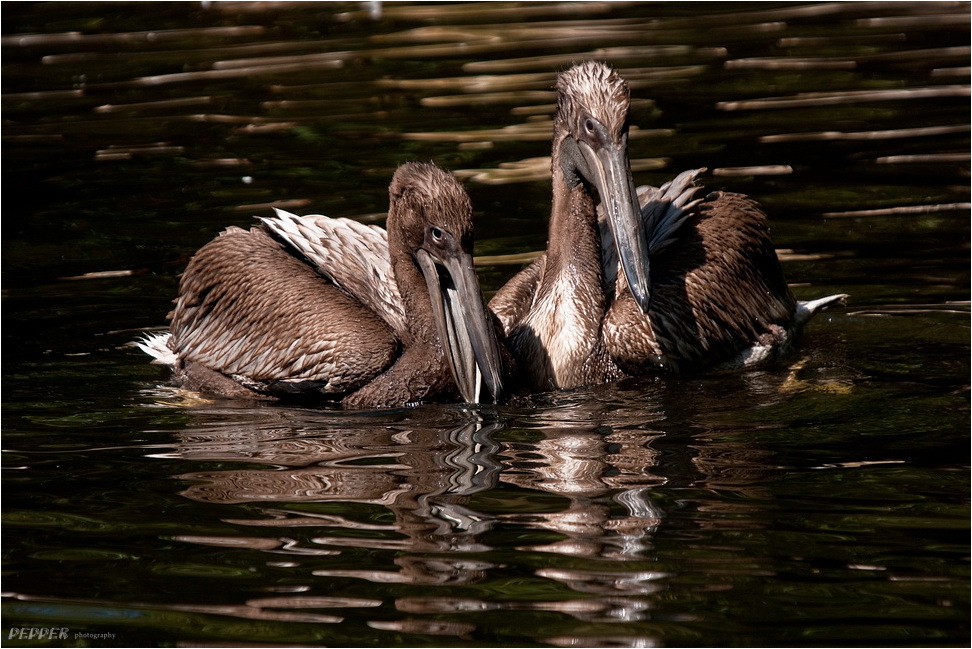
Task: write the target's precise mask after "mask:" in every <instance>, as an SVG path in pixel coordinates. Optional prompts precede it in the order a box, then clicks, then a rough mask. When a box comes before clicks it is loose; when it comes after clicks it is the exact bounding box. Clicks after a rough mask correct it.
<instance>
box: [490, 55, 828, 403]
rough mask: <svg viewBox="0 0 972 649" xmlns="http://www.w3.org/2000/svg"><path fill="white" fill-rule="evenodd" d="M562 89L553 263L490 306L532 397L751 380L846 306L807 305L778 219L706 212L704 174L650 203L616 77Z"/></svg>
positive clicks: (583, 67) (512, 284)
mask: <svg viewBox="0 0 972 649" xmlns="http://www.w3.org/2000/svg"><path fill="white" fill-rule="evenodd" d="M556 88H557V111H556V115H555V117H554V134H553V147H552V154H551V171H552V175H553V199H552V206H551V213H550V225H549V236H548V244H547V250H546V252H545V253H544V254H543V255H541V256H540V257H539V258H537V259H536V260H535V261H534V262H533V263H532V264H531V265H530V266H528V267H527V268H525V269H524V270H522V271H521V272H520V273H518V274H517V275H515V276H514V277H513V278H512V279H511V280H510V281H509V282H508V283H507V284H506V285H505V286H503V287H502V288H501V289H500V290H499V291H498V292H497V294H496V295H495V296H494V297H493V299H492V301H491V302H490V308H491V309H492V310H493V311H494V313H495V314H496V316H497V317H498V319H499V320H500V322H501V323H502V325H503V329H504V332H505V334H506V336H507V343H508V345H509V347H510V350H511V351H512V352H513V355H514V356H515V357H516V359H517V363H518V369H519V372H520V374H521V375H522V376H523V378H524V379H525V381H526V383H527V384H528V385H529V386H530V387H531V388H533V389H557V388H571V387H577V386H581V385H585V384H593V383H602V382H605V381H611V380H615V379H618V378H621V377H623V376H626V375H632V374H640V373H643V372H648V371H656V370H658V369H665V370H671V371H675V372H686V371H695V370H702V369H709V368H713V367H750V366H753V365H755V364H757V363H760V362H765V361H766V360H768V359H769V358H772V357H775V356H777V355H778V354H779V353H780V352H783V351H785V350H786V349H788V348H789V347H790V346H791V345H792V340H793V338H794V336H795V334H796V333H797V332H798V331H799V329H800V328H801V327H802V326H803V325H804V324H805V323H806V321H807V320H809V318H810V317H811V316H812V315H813V313H814V312H815V311H816V310H817V309H819V308H821V307H823V306H826V305H829V304H831V303H833V302H836V301H838V300H841V299H843V298H844V297H845V296H843V295H834V296H829V297H827V298H822V299H820V300H815V301H813V302H806V303H803V302H798V301H797V300H796V299H794V297H793V295H792V293H791V292H790V290H789V287H788V286H787V284H786V281H785V279H784V277H783V271H782V268H781V266H780V262H779V259H778V258H777V255H776V251H775V249H774V247H773V245H772V241H771V240H770V237H769V230H768V227H767V225H766V216H765V214H763V212H762V211H761V210H760V209H759V208H758V206H756V204H755V203H754V202H753V201H751V200H749V199H747V198H746V197H744V196H740V195H738V194H729V193H723V192H714V193H711V194H709V195H707V196H705V197H704V198H701V199H696V198H695V193H696V191H697V187H696V186H695V179H696V176H697V175H698V172H687V173H684V174H682V175H680V176H679V177H678V178H676V179H675V181H673V182H672V183H669V184H668V185H666V186H663V187H662V188H660V189H655V188H643V189H642V191H641V192H640V196H639V192H638V190H636V188H635V186H634V183H633V181H632V177H631V170H630V163H629V161H628V151H627V147H628V109H629V103H630V97H629V90H628V85H627V83H626V82H625V80H624V79H623V78H622V77H621V75H620V74H618V73H617V72H616V71H615V70H612V69H611V68H610V67H608V66H606V65H604V64H601V63H597V62H593V61H589V62H585V63H581V64H578V65H575V66H573V67H572V68H570V69H568V70H567V71H565V72H564V73H562V74H561V75H560V76H559V77H558V79H557V86H556ZM599 214H600V220H599Z"/></svg>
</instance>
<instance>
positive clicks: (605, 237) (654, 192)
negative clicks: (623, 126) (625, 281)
mask: <svg viewBox="0 0 972 649" xmlns="http://www.w3.org/2000/svg"><path fill="white" fill-rule="evenodd" d="M704 172H705V169H690V170H688V171H683V172H682V173H680V174H678V175H677V176H675V178H673V179H672V180H670V181H668V182H667V183H665V184H664V185H662V186H661V187H651V186H649V185H642V186H641V187H639V188H638V189H637V191H638V202H639V203H641V222H642V225H643V227H644V228H645V232H646V233H647V234H648V254H649V255H650V256H654V255H658V254H659V253H661V252H662V251H663V250H665V249H666V248H668V247H669V246H670V245H671V244H672V243H673V242H675V241H677V240H678V233H679V230H680V229H681V227H682V225H683V224H684V223H685V221H686V220H687V219H688V217H689V216H691V215H692V208H693V207H695V206H696V205H698V203H699V201H700V200H701V199H698V198H695V194H696V192H698V191H699V189H700V187H699V186H698V185H697V184H696V181H697V180H698V177H699V176H700V175H701V174H703V173H704ZM597 214H598V225H599V226H600V231H601V262H602V268H603V269H604V285H605V287H606V288H607V289H608V290H609V291H613V290H614V286H615V284H616V282H617V279H618V251H617V248H616V247H615V244H614V235H613V233H612V232H611V228H609V227H608V225H607V221H606V219H605V218H604V214H603V210H602V209H601V206H600V205H598V207H597Z"/></svg>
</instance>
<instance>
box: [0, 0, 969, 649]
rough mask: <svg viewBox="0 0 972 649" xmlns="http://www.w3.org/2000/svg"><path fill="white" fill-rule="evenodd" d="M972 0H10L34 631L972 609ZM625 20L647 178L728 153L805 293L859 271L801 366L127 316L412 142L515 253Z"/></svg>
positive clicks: (232, 632) (839, 632)
mask: <svg viewBox="0 0 972 649" xmlns="http://www.w3.org/2000/svg"><path fill="white" fill-rule="evenodd" d="M371 9H377V10H378V11H380V14H379V15H370V14H369V11H370V10H371ZM969 17H970V6H969V4H968V3H964V2H922V3H880V2H875V3H822V4H809V3H745V2H733V3H598V2H591V3H580V2H577V3H556V2H553V3H470V4H428V5H416V4H408V3H387V2H386V3H381V4H380V5H372V4H368V3H232V2H226V3H210V4H206V3H60V2H51V3H9V2H8V3H4V5H3V11H2V23H3V24H2V28H3V43H2V53H3V60H2V65H3V132H2V136H3V156H2V164H3V190H4V191H3V208H4V209H3V215H4V219H3V287H4V293H3V442H4V450H5V454H4V465H3V466H4V491H3V494H4V498H3V549H4V560H3V561H4V562H3V570H4V573H3V574H4V576H3V591H4V600H3V628H2V630H0V631H2V637H3V642H4V643H5V644H8V645H11V646H15V645H44V644H48V645H55V646H65V645H76V646H92V645H94V646H172V645H182V646H186V645H192V646H207V645H220V646H225V645H227V644H228V645H233V646H247V645H262V646H265V645H269V644H272V645H286V644H294V645H304V646H306V645H338V646H456V645H462V646H622V647H643V646H706V645H708V646H967V644H968V642H969V624H968V622H969V571H968V559H969V550H968V539H969V462H968V449H969V303H968V297H969V245H968V243H969V223H970V220H969V58H970V48H969ZM590 57H593V58H599V59H602V60H606V61H609V62H610V63H612V64H613V65H615V66H616V67H618V68H620V69H621V70H622V71H623V73H624V75H625V76H626V77H627V78H628V79H629V81H630V83H631V86H632V96H633V97H634V98H635V102H634V105H633V110H632V123H633V124H635V125H637V126H638V127H639V130H638V131H637V132H635V133H633V134H632V140H631V147H630V148H631V155H632V158H633V164H634V168H635V181H636V182H637V183H652V184H659V183H661V182H664V181H665V180H667V179H669V178H671V177H672V176H674V175H675V174H676V173H678V172H679V171H681V170H683V169H687V168H693V167H707V168H708V169H709V170H710V175H709V176H708V177H707V179H706V183H707V186H709V187H711V188H726V189H730V190H733V191H741V192H744V193H748V194H750V195H752V196H754V197H756V198H757V199H758V200H760V201H761V202H762V203H763V204H764V205H765V207H766V209H767V212H768V213H769V214H770V218H771V223H772V228H773V236H774V239H775V241H776V244H777V245H778V247H779V248H780V250H781V256H782V258H783V259H784V266H785V270H786V272H787V276H788V279H789V280H790V282H792V283H793V285H794V291H795V292H796V293H797V295H798V297H800V298H803V299H809V298H813V297H819V296H822V295H826V294H829V293H834V292H845V293H849V294H851V296H852V297H851V299H850V301H849V303H848V306H847V307H846V308H841V309H836V310H832V311H829V312H827V313H825V314H823V315H821V316H818V317H817V318H816V319H815V320H814V321H813V322H812V323H811V325H810V327H809V329H808V331H807V333H806V336H805V338H804V341H803V345H802V347H801V349H800V351H799V353H798V354H797V355H795V356H794V357H793V358H792V359H790V361H789V362H788V363H787V364H785V365H784V366H781V367H776V368H770V369H766V370H763V371H754V372H747V373H743V374H738V375H728V376H717V377H700V378H692V379H675V378H670V377H657V378H647V379H644V380H637V381H626V382H623V383H620V384H611V385H605V386H598V387H594V388H589V389H582V390H575V391H571V392H564V393H552V394H544V395H537V396H534V397H530V398H525V399H520V400H518V401H516V402H515V403H512V404H509V405H505V406H502V407H496V408H493V407H490V408H478V409H470V408H466V407H463V406H458V405H455V406H427V407H420V408H414V409H401V410H393V411H382V412H363V413H362V412H340V411H328V410H313V409H299V408H287V407H280V406H272V405H258V406H254V405H252V404H240V403H233V402H226V401H213V400H206V399H202V398H199V397H198V395H190V394H185V393H182V392H180V391H177V390H174V389H172V388H171V387H169V386H167V384H166V378H167V377H166V374H165V372H164V371H163V370H161V369H160V368H159V367H158V366H153V365H150V364H149V363H148V362H147V358H146V357H145V356H144V355H143V354H141V353H140V352H139V351H137V350H135V349H133V348H132V347H131V346H130V342H131V341H132V340H133V339H134V338H135V337H136V336H137V335H138V334H139V333H140V332H142V331H146V330H151V329H153V328H158V327H163V326H164V325H165V314H166V312H167V311H168V309H169V307H170V301H171V300H172V298H174V297H175V295H176V292H177V283H178V275H179V273H180V272H181V270H182V268H183V267H184V266H185V263H186V261H187V260H188V258H189V256H190V255H191V254H192V253H193V252H194V251H195V250H196V249H198V248H199V247H200V246H201V245H202V244H204V243H205V242H206V241H208V240H209V239H210V238H212V237H213V236H215V235H216V233H218V232H219V231H220V230H222V229H223V228H225V227H227V226H229V225H249V224H251V223H253V217H254V216H260V215H267V214H269V213H270V205H271V204H275V205H281V206H284V207H287V208H288V209H290V210H291V211H295V212H297V213H325V214H328V215H331V216H346V217H353V218H359V219H364V220H368V221H376V222H380V221H381V219H382V218H383V214H384V211H385V210H386V209H387V183H388V180H389V178H390V176H391V173H392V171H393V170H394V168H395V167H396V166H397V165H398V164H399V163H401V162H404V161H406V160H415V159H418V160H427V159H434V160H435V161H437V162H438V163H439V164H441V165H442V166H445V167H447V168H449V169H451V170H453V171H456V172H457V173H458V174H460V175H461V177H463V178H465V179H466V186H467V188H468V190H469V192H470V194H471V196H472V198H473V202H474V205H475V207H476V227H477V244H476V245H477V253H478V254H479V255H482V256H484V257H486V258H484V259H482V260H481V261H482V264H481V265H480V267H479V268H480V277H481V281H482V283H483V286H484V289H485V290H486V291H487V292H490V293H491V292H492V291H495V290H496V289H497V288H498V287H499V286H501V285H502V283H503V282H505V281H506V279H507V278H508V277H510V276H511V275H512V274H513V273H515V272H516V271H517V270H518V269H519V268H520V267H521V265H520V263H518V262H517V260H516V258H514V259H512V260H511V259H509V258H506V257H497V256H498V255H500V256H505V255H511V254H518V253H529V252H532V251H536V250H540V249H542V248H543V247H544V245H545V240H546V215H547V211H548V209H549V182H548V180H547V169H546V162H545V161H544V160H543V159H542V158H544V156H547V155H549V119H550V115H551V112H552V102H553V93H552V90H551V87H552V84H553V80H554V78H555V75H556V73H557V71H559V70H561V69H563V68H565V67H566V66H568V65H569V64H570V63H571V62H572V61H574V60H578V59H583V58H590ZM537 158H540V159H541V160H536V159H537ZM92 273H94V275H91V274H92ZM24 627H32V628H39V627H56V628H59V629H60V628H63V629H67V638H66V639H64V640H57V641H51V642H46V641H45V642H37V641H33V642H30V641H28V640H26V639H24V640H21V639H18V638H16V637H12V636H11V635H10V633H11V630H14V631H15V632H16V630H17V629H19V628H24ZM98 633H107V634H111V636H110V637H106V638H103V639H91V638H90V637H86V636H85V635H84V634H98Z"/></svg>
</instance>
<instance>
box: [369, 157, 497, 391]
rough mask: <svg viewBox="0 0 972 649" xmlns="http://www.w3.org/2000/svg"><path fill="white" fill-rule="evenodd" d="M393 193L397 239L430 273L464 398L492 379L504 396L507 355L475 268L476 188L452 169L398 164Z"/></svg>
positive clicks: (492, 387) (392, 228) (436, 311)
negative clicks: (473, 193) (503, 356)
mask: <svg viewBox="0 0 972 649" xmlns="http://www.w3.org/2000/svg"><path fill="white" fill-rule="evenodd" d="M389 195H390V199H391V200H390V208H389V212H388V222H387V227H388V233H389V242H391V240H392V239H393V236H392V235H393V233H394V236H395V237H397V238H398V240H399V241H401V242H402V244H403V245H404V247H405V249H406V250H407V251H409V252H410V254H411V256H412V259H414V261H415V263H416V265H417V266H418V268H419V270H420V271H421V272H422V275H423V276H424V278H425V282H426V284H427V286H428V293H429V298H430V300H431V303H432V316H433V320H434V322H435V328H436V331H437V333H438V336H439V341H440V343H441V345H442V348H443V350H442V351H443V354H444V355H445V358H446V360H447V362H448V365H449V368H450V370H451V371H452V376H453V378H454V379H455V381H456V385H457V386H458V387H459V391H460V393H461V394H462V397H463V399H464V400H465V401H467V402H469V403H478V402H479V401H480V387H481V385H482V384H483V383H485V385H486V387H487V388H488V390H489V391H490V393H491V394H492V395H493V400H494V401H499V399H500V398H501V397H502V392H503V386H502V361H501V356H500V351H499V343H498V342H497V338H496V333H495V330H494V328H493V326H492V324H491V322H490V321H489V320H488V319H487V316H486V307H485V305H484V303H483V297H482V293H481V292H480V289H479V280H478V279H477V277H476V271H475V269H474V268H473V224H472V204H471V202H470V200H469V195H468V194H466V191H465V189H463V187H462V185H461V184H460V183H459V181H458V180H457V179H456V178H455V176H453V175H452V174H450V173H447V172H445V171H443V170H442V169H440V168H439V167H437V166H435V165H433V164H426V163H417V162H412V163H407V164H404V165H402V166H401V167H399V168H398V170H397V171H396V172H395V175H394V177H393V178H392V183H391V186H390V188H389ZM406 317H409V314H408V313H406Z"/></svg>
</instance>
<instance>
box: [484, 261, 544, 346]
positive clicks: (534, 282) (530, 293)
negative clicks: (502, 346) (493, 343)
mask: <svg viewBox="0 0 972 649" xmlns="http://www.w3.org/2000/svg"><path fill="white" fill-rule="evenodd" d="M546 263H547V254H546V253H544V254H542V255H540V256H539V257H537V258H536V259H534V260H533V261H532V262H531V263H530V265H529V266H527V267H526V268H524V269H523V270H521V271H520V272H519V273H517V274H516V275H514V276H513V277H512V278H511V279H510V281H508V282H507V283H506V284H504V285H503V287H502V288H500V290H498V291H497V292H496V294H495V295H494V296H493V299H492V300H490V301H489V310H490V311H492V312H493V314H494V315H495V316H496V318H497V320H499V322H500V324H501V325H502V327H503V335H509V333H510V330H512V329H513V327H514V326H515V325H516V324H517V323H518V322H520V321H521V320H522V319H523V316H524V315H526V313H527V312H528V311H529V310H530V307H531V306H532V305H533V301H534V299H535V296H536V293H537V288H538V287H539V286H540V279H541V277H542V276H543V269H544V266H545V265H546Z"/></svg>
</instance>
